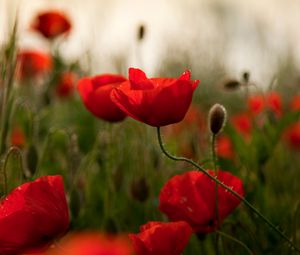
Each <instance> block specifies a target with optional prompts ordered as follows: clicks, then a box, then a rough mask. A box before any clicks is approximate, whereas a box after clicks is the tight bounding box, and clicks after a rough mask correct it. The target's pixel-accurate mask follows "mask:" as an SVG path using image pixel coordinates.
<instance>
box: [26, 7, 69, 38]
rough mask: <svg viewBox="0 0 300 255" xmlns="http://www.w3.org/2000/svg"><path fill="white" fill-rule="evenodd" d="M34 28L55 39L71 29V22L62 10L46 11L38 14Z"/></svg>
mask: <svg viewBox="0 0 300 255" xmlns="http://www.w3.org/2000/svg"><path fill="white" fill-rule="evenodd" d="M32 28H33V29H34V30H36V31H37V32H39V33H40V34H42V35H43V36H44V37H46V38H49V39H53V38H55V37H57V36H59V35H61V34H64V33H67V32H69V31H70V30H71V23H70V21H69V19H68V18H67V17H66V15H65V14H64V13H62V12H60V11H56V10H54V11H46V12H43V13H40V14H38V15H37V17H36V18H35V20H34V21H33V24H32Z"/></svg>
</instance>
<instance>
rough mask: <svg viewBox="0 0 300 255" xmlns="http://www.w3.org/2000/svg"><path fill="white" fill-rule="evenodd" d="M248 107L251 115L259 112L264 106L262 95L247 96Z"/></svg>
mask: <svg viewBox="0 0 300 255" xmlns="http://www.w3.org/2000/svg"><path fill="white" fill-rule="evenodd" d="M248 107H249V110H250V112H251V113H252V114H253V115H258V114H260V113H261V112H262V111H263V110H264V108H265V99H264V97H263V95H252V96H249V98H248Z"/></svg>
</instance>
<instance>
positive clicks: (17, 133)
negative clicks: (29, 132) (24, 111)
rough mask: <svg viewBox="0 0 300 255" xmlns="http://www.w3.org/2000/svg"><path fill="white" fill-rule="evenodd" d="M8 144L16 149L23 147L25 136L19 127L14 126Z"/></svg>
mask: <svg viewBox="0 0 300 255" xmlns="http://www.w3.org/2000/svg"><path fill="white" fill-rule="evenodd" d="M10 143H11V145H14V146H17V147H20V148H21V147H23V146H24V144H25V134H24V131H23V129H22V128H20V127H19V126H16V127H14V128H13V129H12V132H11V135H10Z"/></svg>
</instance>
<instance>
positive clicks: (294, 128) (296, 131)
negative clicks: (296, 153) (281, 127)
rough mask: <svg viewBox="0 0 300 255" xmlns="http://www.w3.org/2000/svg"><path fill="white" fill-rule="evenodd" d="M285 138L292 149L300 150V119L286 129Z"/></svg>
mask: <svg viewBox="0 0 300 255" xmlns="http://www.w3.org/2000/svg"><path fill="white" fill-rule="evenodd" d="M284 139H285V141H286V143H287V144H288V146H289V147H290V148H291V149H294V150H300V121H298V122H296V123H293V124H291V125H290V126H288V127H287V128H286V129H285V131H284Z"/></svg>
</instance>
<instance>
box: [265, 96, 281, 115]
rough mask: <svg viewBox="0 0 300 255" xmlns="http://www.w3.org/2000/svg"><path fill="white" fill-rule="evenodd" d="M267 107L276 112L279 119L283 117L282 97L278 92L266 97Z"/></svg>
mask: <svg viewBox="0 0 300 255" xmlns="http://www.w3.org/2000/svg"><path fill="white" fill-rule="evenodd" d="M266 103H267V107H268V108H269V109H270V110H271V111H272V112H274V114H275V115H276V116H277V117H280V116H281V115H282V99H281V95H280V94H279V93H278V92H276V91H271V92H269V93H268V94H267V95H266Z"/></svg>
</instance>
